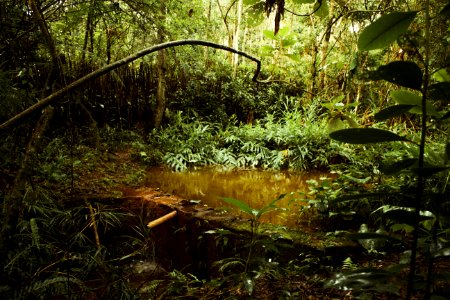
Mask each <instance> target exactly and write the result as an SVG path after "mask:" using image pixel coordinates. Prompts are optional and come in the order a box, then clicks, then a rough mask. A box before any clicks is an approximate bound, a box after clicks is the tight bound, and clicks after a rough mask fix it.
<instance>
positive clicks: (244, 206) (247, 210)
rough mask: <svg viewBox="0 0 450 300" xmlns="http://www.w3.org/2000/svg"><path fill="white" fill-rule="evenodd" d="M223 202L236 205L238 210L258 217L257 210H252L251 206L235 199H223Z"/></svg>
mask: <svg viewBox="0 0 450 300" xmlns="http://www.w3.org/2000/svg"><path fill="white" fill-rule="evenodd" d="M221 199H222V200H223V201H225V202H226V203H228V204H231V205H234V206H236V207H237V208H239V209H240V210H241V211H243V212H245V213H247V214H249V215H251V216H256V215H257V214H258V211H257V210H256V209H253V208H251V207H250V206H248V205H247V204H246V203H244V202H242V201H240V200H238V199H234V198H228V197H226V198H221Z"/></svg>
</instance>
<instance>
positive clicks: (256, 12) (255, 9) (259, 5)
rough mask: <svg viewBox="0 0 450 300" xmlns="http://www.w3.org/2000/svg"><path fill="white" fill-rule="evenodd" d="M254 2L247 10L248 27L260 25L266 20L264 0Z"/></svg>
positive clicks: (246, 21)
mask: <svg viewBox="0 0 450 300" xmlns="http://www.w3.org/2000/svg"><path fill="white" fill-rule="evenodd" d="M252 2H255V3H253V4H252V5H251V6H250V7H248V8H247V9H246V10H245V12H244V13H245V19H244V20H245V21H244V22H245V24H246V25H247V26H248V27H255V26H258V25H260V24H261V23H262V22H263V21H264V5H265V4H264V2H263V1H252Z"/></svg>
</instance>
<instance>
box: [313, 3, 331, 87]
mask: <svg viewBox="0 0 450 300" xmlns="http://www.w3.org/2000/svg"><path fill="white" fill-rule="evenodd" d="M333 10H334V2H333V1H330V4H329V14H328V23H327V27H326V31H325V35H324V37H323V42H322V50H321V52H322V58H321V62H320V70H321V72H320V74H319V84H318V85H317V89H318V90H319V91H321V90H323V88H324V87H325V85H326V83H327V73H326V72H325V66H326V64H327V56H328V47H329V44H330V38H331V32H332V29H333V24H335V20H334V17H333V13H334V11H333Z"/></svg>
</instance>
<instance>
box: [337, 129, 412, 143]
mask: <svg viewBox="0 0 450 300" xmlns="http://www.w3.org/2000/svg"><path fill="white" fill-rule="evenodd" d="M330 137H331V138H332V139H334V140H337V141H340V142H344V143H349V144H370V143H381V142H394V141H409V140H408V139H407V138H405V137H402V136H399V135H397V134H395V133H393V132H391V131H387V130H382V129H377V128H348V129H342V130H337V131H334V132H332V133H330Z"/></svg>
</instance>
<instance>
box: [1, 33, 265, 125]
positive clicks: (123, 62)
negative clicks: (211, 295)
mask: <svg viewBox="0 0 450 300" xmlns="http://www.w3.org/2000/svg"><path fill="white" fill-rule="evenodd" d="M183 45H198V46H205V47H211V48H216V49H221V50H225V51H229V52H232V53H236V54H238V55H242V56H244V57H246V58H248V59H250V60H252V61H254V62H255V63H256V70H255V74H254V75H253V78H252V81H254V82H258V80H257V78H258V75H259V73H260V71H261V61H260V60H259V59H257V58H255V57H253V56H251V55H249V54H247V53H245V52H242V51H239V50H236V49H233V48H231V47H227V46H224V45H219V44H216V43H212V42H207V41H202V40H178V41H172V42H166V43H162V44H158V45H155V46H152V47H150V48H146V49H143V50H141V51H139V52H136V53H135V54H132V55H130V56H127V57H125V58H122V59H121V60H118V61H116V62H114V63H112V64H109V65H107V66H104V67H103V68H100V69H98V70H96V71H94V72H92V73H89V74H87V75H86V76H84V77H81V78H80V79H78V80H76V81H74V82H72V83H71V84H69V85H67V86H66V87H64V88H62V89H60V90H59V91H56V92H55V93H53V94H51V95H50V96H48V97H46V98H44V99H42V100H40V101H39V102H38V103H36V104H34V105H32V106H30V107H28V108H27V109H25V110H24V111H22V112H21V113H19V114H17V115H15V116H14V117H12V118H11V119H9V120H8V121H6V122H4V123H3V124H1V125H0V132H1V131H3V130H5V129H7V128H9V127H11V126H12V125H13V124H16V123H19V121H22V120H23V119H24V118H25V117H27V116H29V115H30V114H31V113H33V112H35V111H37V110H39V109H42V108H44V107H46V106H48V105H50V104H51V103H53V102H55V101H56V100H58V99H59V98H61V97H62V96H64V95H66V94H67V93H69V92H70V91H72V90H74V89H76V88H78V87H79V86H81V85H82V84H84V83H86V82H88V81H91V80H93V79H96V78H98V77H100V76H102V75H105V74H107V73H109V72H111V71H112V70H115V69H117V68H119V67H121V66H123V65H126V64H128V63H130V62H132V61H135V60H136V59H138V58H141V57H143V56H145V55H148V54H150V53H152V52H156V51H159V50H163V49H166V48H171V47H177V46H183Z"/></svg>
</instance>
